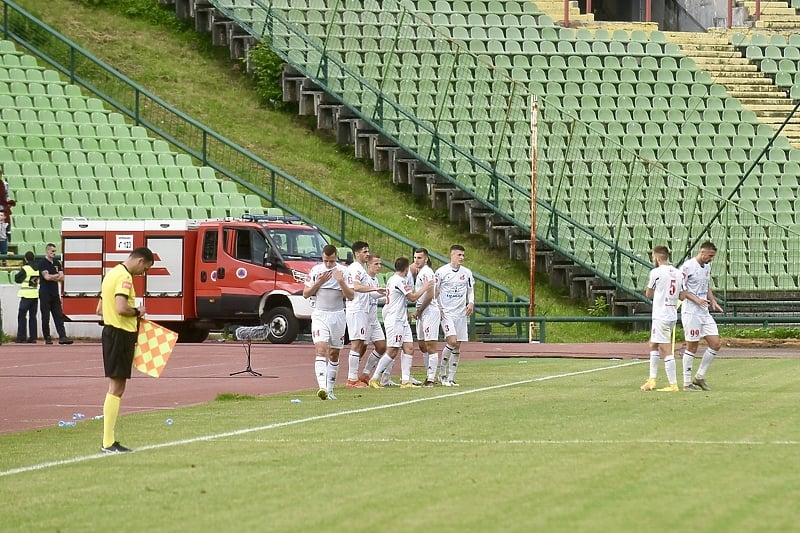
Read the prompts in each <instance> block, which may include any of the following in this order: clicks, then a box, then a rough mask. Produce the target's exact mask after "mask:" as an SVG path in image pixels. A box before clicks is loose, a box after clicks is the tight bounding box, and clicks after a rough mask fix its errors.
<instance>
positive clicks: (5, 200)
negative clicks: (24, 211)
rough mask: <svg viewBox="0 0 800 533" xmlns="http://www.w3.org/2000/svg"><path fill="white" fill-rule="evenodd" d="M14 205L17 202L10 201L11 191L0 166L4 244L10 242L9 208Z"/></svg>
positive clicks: (0, 201)
mask: <svg viewBox="0 0 800 533" xmlns="http://www.w3.org/2000/svg"><path fill="white" fill-rule="evenodd" d="M15 205H17V202H16V201H14V200H12V199H11V189H10V188H9V187H8V181H6V179H5V178H4V177H3V167H2V166H0V211H2V212H3V213H5V217H6V220H5V222H6V224H7V226H6V243H8V241H10V240H11V238H10V237H11V208H12V207H14V206H15ZM3 253H7V252H3Z"/></svg>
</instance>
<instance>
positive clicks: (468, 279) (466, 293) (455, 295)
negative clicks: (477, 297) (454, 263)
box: [436, 263, 475, 316]
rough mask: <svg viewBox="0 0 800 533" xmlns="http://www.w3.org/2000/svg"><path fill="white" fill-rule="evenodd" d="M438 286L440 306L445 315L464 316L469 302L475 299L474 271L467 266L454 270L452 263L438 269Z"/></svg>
mask: <svg viewBox="0 0 800 533" xmlns="http://www.w3.org/2000/svg"><path fill="white" fill-rule="evenodd" d="M436 287H437V291H438V294H439V306H440V307H441V308H442V312H443V313H444V314H445V315H451V316H464V315H465V314H466V309H467V302H469V301H470V300H472V299H474V291H475V288H474V287H475V280H474V279H473V277H472V271H471V270H470V269H468V268H467V267H465V266H461V267H459V268H458V269H457V270H454V269H453V267H451V266H450V264H449V263H448V264H446V265H444V266H441V267H439V269H438V270H437V271H436Z"/></svg>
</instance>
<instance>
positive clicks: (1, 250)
mask: <svg viewBox="0 0 800 533" xmlns="http://www.w3.org/2000/svg"><path fill="white" fill-rule="evenodd" d="M7 254H8V222H6V214H5V212H4V211H0V255H7Z"/></svg>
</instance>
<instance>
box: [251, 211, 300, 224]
mask: <svg viewBox="0 0 800 533" xmlns="http://www.w3.org/2000/svg"><path fill="white" fill-rule="evenodd" d="M242 220H248V221H252V222H300V221H301V220H302V219H301V218H300V217H298V216H294V215H254V214H252V213H244V214H243V215H242Z"/></svg>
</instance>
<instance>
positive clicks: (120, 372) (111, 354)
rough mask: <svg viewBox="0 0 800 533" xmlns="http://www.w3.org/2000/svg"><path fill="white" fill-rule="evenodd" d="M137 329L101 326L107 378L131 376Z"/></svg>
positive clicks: (128, 377) (126, 377) (127, 377)
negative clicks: (126, 329)
mask: <svg viewBox="0 0 800 533" xmlns="http://www.w3.org/2000/svg"><path fill="white" fill-rule="evenodd" d="M138 336H139V332H138V331H125V330H124V329H119V328H115V327H114V326H109V325H107V324H106V325H105V326H103V368H104V369H105V372H106V377H107V378H125V379H130V378H131V368H132V367H133V352H134V351H135V350H136V338H137V337H138Z"/></svg>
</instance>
